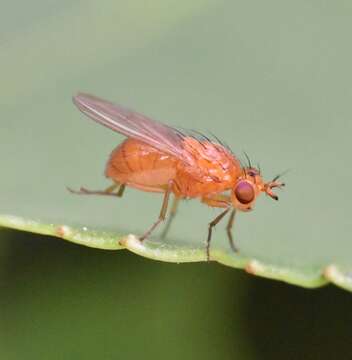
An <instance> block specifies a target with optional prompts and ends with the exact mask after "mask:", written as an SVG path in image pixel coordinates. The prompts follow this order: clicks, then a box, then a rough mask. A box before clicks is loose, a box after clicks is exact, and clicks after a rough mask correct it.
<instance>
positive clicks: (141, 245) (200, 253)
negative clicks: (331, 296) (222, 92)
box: [0, 215, 352, 290]
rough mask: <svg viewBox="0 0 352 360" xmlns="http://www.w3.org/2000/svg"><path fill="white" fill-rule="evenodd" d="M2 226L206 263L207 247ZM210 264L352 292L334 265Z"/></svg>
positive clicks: (221, 258) (68, 229) (8, 222)
mask: <svg viewBox="0 0 352 360" xmlns="http://www.w3.org/2000/svg"><path fill="white" fill-rule="evenodd" d="M0 226H3V227H8V228H13V229H17V230H23V231H30V232H34V233H38V234H43V235H51V236H56V237H59V238H62V239H64V240H68V241H70V242H73V243H76V244H79V245H84V246H88V247H93V248H99V249H104V250H119V249H127V250H129V251H131V252H133V253H135V254H137V255H141V256H144V257H146V258H149V259H153V260H159V261H166V262H175V263H183V262H197V261H207V258H206V252H205V247H204V246H203V247H192V246H191V245H190V244H188V245H171V244H167V243H165V242H162V241H151V240H146V241H144V242H141V241H140V240H139V239H138V237H137V236H135V235H132V234H130V235H126V236H122V235H118V234H114V233H112V232H106V231H96V230H88V229H87V228H86V227H83V228H76V227H72V226H68V225H55V224H45V223H41V222H38V221H32V220H26V219H23V218H19V217H15V216H9V215H0ZM211 260H212V261H217V262H219V263H221V264H224V265H227V266H231V267H235V268H241V269H245V270H246V271H247V272H249V273H251V274H253V275H258V276H263V277H267V278H271V279H276V280H282V281H285V282H288V283H291V284H295V285H301V286H305V287H317V286H321V285H324V284H326V283H327V282H328V281H331V282H332V283H335V284H336V285H338V286H341V287H343V288H345V289H347V290H352V277H351V274H348V273H343V272H342V271H341V270H339V269H338V268H337V267H336V266H334V265H330V266H328V267H327V268H326V269H325V271H324V272H323V273H322V272H321V269H319V267H317V268H302V269H299V268H294V267H291V268H290V267H284V266H280V265H275V264H270V263H265V262H261V261H260V260H257V259H250V258H248V257H245V256H242V255H241V254H235V253H233V252H232V251H230V250H229V251H223V250H221V249H214V250H212V251H211Z"/></svg>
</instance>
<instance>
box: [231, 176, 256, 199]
mask: <svg viewBox="0 0 352 360" xmlns="http://www.w3.org/2000/svg"><path fill="white" fill-rule="evenodd" d="M235 196H236V198H237V200H238V201H239V202H240V203H241V204H249V203H250V202H252V201H253V200H254V197H255V193H254V189H253V185H251V184H249V183H248V182H247V181H240V182H239V183H238V184H237V185H236V187H235Z"/></svg>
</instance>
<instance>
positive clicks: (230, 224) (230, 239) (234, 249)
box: [226, 209, 238, 252]
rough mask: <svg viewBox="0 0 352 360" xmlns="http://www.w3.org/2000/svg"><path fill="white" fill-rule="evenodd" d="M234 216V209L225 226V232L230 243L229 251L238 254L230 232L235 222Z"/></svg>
mask: <svg viewBox="0 0 352 360" xmlns="http://www.w3.org/2000/svg"><path fill="white" fill-rule="evenodd" d="M235 215H236V209H232V211H231V214H230V218H229V221H228V223H227V226H226V232H227V236H228V238H229V243H230V246H231V249H232V250H233V251H234V252H238V248H237V246H236V245H235V242H234V241H233V236H232V232H231V230H232V227H233V224H234V222H235Z"/></svg>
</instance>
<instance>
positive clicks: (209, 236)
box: [206, 207, 230, 261]
mask: <svg viewBox="0 0 352 360" xmlns="http://www.w3.org/2000/svg"><path fill="white" fill-rule="evenodd" d="M229 210H230V208H229V207H228V208H227V209H225V210H224V211H223V212H222V213H220V214H219V215H218V216H217V217H216V218H215V219H214V220H213V221H211V222H210V223H209V225H208V238H207V247H206V251H207V260H208V261H209V260H210V241H211V235H212V232H213V227H214V226H216V225H217V224H218V223H219V222H220V221H221V219H222V218H223V217H224V216H225V215H226V214H227V213H228V212H229Z"/></svg>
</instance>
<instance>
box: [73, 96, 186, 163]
mask: <svg viewBox="0 0 352 360" xmlns="http://www.w3.org/2000/svg"><path fill="white" fill-rule="evenodd" d="M73 102H74V104H75V105H76V106H77V107H78V109H79V110H81V111H82V112H83V113H84V114H85V115H87V116H89V117H90V118H91V119H93V120H94V121H96V122H98V123H99V124H102V125H104V126H106V127H108V128H109V129H111V130H113V131H116V132H119V133H121V134H123V135H125V136H127V137H131V138H134V139H137V140H140V141H142V142H145V143H147V144H149V145H151V146H152V147H154V148H156V149H158V150H160V151H163V152H165V153H167V154H169V155H173V156H175V157H177V158H178V159H180V160H183V161H188V162H190V163H191V162H192V159H191V157H190V156H189V154H187V153H185V151H184V149H183V145H182V140H183V136H182V134H181V133H179V132H178V131H177V130H175V129H173V128H171V127H169V126H167V125H164V124H162V123H160V122H157V121H155V120H152V119H150V118H148V117H146V116H144V115H142V114H139V113H137V112H134V111H131V110H129V109H126V108H124V107H122V106H120V105H116V104H113V103H111V102H108V101H106V100H103V99H100V98H98V97H95V96H93V95H88V94H82V93H80V94H78V95H76V96H74V97H73Z"/></svg>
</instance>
